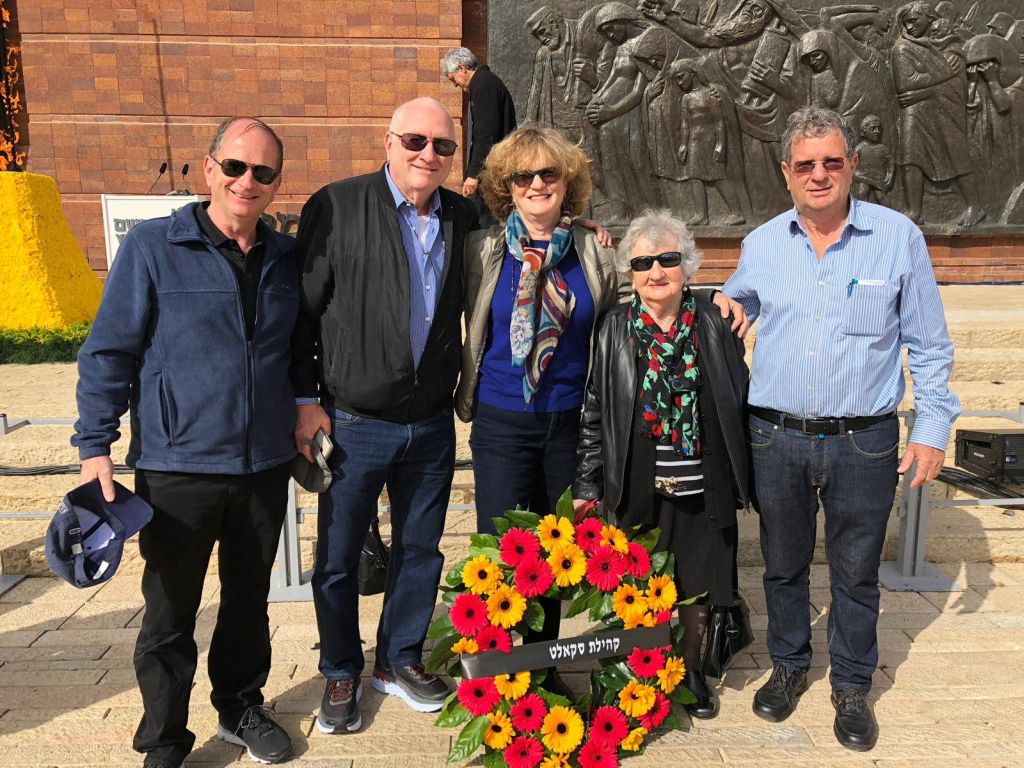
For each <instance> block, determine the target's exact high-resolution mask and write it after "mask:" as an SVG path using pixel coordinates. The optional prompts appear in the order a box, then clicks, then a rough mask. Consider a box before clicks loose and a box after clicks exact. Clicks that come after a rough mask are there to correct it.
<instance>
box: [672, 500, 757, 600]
mask: <svg viewBox="0 0 1024 768" xmlns="http://www.w3.org/2000/svg"><path fill="white" fill-rule="evenodd" d="M653 511H654V519H655V521H656V525H657V526H658V528H660V529H661V538H660V539H659V540H658V549H659V550H668V551H669V552H671V553H672V554H673V555H674V556H675V560H676V588H677V589H678V591H679V598H680V599H681V600H685V599H687V598H690V597H694V596H695V595H700V594H703V593H705V592H707V593H708V594H707V597H706V598H704V599H702V600H700V601H698V602H701V603H709V604H711V605H731V604H732V603H733V602H734V600H735V598H734V597H733V595H734V593H735V590H736V588H737V584H736V546H737V538H738V534H737V527H736V526H735V525H730V526H728V527H726V528H719V527H717V526H715V525H714V524H713V523H712V522H711V520H710V519H709V517H708V515H707V514H705V512H704V497H703V496H702V495H700V494H697V495H694V496H677V497H672V498H669V497H667V496H662V495H661V494H660V493H655V494H654V510H653Z"/></svg>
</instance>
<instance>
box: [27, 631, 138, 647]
mask: <svg viewBox="0 0 1024 768" xmlns="http://www.w3.org/2000/svg"><path fill="white" fill-rule="evenodd" d="M138 634H139V631H138V630H137V629H61V630H56V631H51V632H46V633H44V634H43V636H42V637H40V638H39V639H38V640H37V641H36V643H35V644H36V645H40V646H44V645H90V644H99V643H108V644H109V645H118V644H124V643H134V642H135V638H136V637H137V636H138Z"/></svg>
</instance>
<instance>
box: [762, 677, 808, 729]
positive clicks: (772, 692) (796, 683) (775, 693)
mask: <svg viewBox="0 0 1024 768" xmlns="http://www.w3.org/2000/svg"><path fill="white" fill-rule="evenodd" d="M806 690H807V673H806V672H797V671H793V672H790V671H788V670H787V669H786V668H785V667H783V666H782V665H776V667H775V669H773V670H772V676H771V677H770V678H769V679H768V682H767V683H765V684H764V685H762V686H761V687H760V688H759V689H758V691H757V693H755V694H754V714H755V715H757V716H758V717H760V718H763V719H765V720H768V721H770V722H773V723H781V722H782V721H783V720H785V719H786V718H787V717H789V716H790V715H792V714H793V710H794V709H796V703H797V701H799V699H800V694H802V693H803V692H804V691H806Z"/></svg>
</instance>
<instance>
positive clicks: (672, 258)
mask: <svg viewBox="0 0 1024 768" xmlns="http://www.w3.org/2000/svg"><path fill="white" fill-rule="evenodd" d="M654 262H658V263H659V264H661V266H662V268H663V269H668V268H669V267H678V266H679V265H680V264H682V263H683V254H681V253H680V252H679V251H667V252H666V253H659V254H658V255H657V256H636V257H634V258H632V259H630V260H629V268H630V269H632V270H633V271H634V272H647V271H648V270H649V269H650V268H651V267H653V266H654Z"/></svg>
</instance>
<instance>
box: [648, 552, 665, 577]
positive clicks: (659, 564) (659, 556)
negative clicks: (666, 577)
mask: <svg viewBox="0 0 1024 768" xmlns="http://www.w3.org/2000/svg"><path fill="white" fill-rule="evenodd" d="M666 562H668V552H666V551H665V550H662V551H661V552H655V553H654V554H653V555H651V573H653V574H659V573H661V572H662V571H663V570H664V569H665V563H666Z"/></svg>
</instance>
